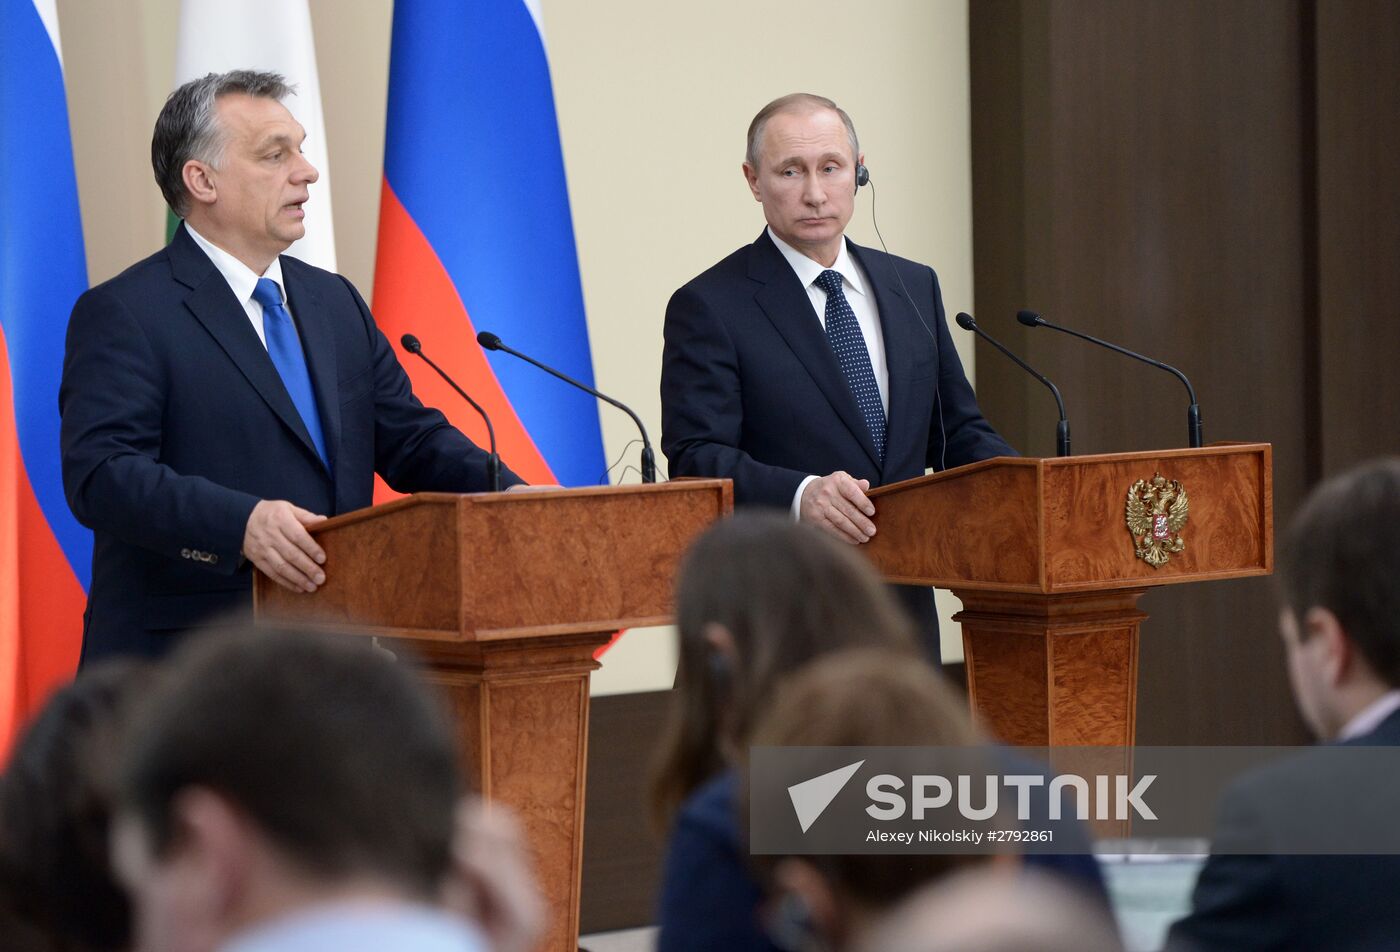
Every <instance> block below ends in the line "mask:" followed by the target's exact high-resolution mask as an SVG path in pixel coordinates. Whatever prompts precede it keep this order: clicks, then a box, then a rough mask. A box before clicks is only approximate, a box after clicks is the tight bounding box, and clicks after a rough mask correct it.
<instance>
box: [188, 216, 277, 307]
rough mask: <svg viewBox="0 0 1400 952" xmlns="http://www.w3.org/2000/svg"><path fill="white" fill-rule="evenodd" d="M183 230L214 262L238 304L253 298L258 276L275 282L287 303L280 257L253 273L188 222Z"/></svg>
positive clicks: (245, 302)
mask: <svg viewBox="0 0 1400 952" xmlns="http://www.w3.org/2000/svg"><path fill="white" fill-rule="evenodd" d="M185 231H187V232H189V233H190V237H191V238H193V239H194V243H195V244H197V245H199V247H200V249H202V250H203V251H204V253H205V254H206V255H208V256H209V260H210V261H212V262H213V263H214V267H215V268H217V269H218V272H219V273H220V274H222V275H223V276H224V280H225V281H227V282H228V286H229V287H230V288H232V289H233V296H234V297H236V298H238V303H239V304H247V303H248V302H249V301H251V300H252V299H253V289H254V288H256V287H257V286H258V279H259V278H271V279H272V280H273V281H274V282H275V283H276V284H277V290H278V291H280V292H281V293H282V303H283V304H284V305H285V304H286V303H287V286H286V285H285V284H284V283H283V282H282V258H281V257H280V256H279V257H276V258H273V259H272V264H270V265H268V266H267V271H265V272H263V273H262V274H260V275H259V274H254V273H253V269H252V268H250V267H248V266H247V265H246V264H244V263H243V262H241V261H239V260H238V259H237V258H235V257H234V256H233V255H231V254H229V253H228V252H227V251H225V250H224V249H222V248H220V247H219V246H218V245H216V244H214V243H213V242H212V241H210V240H209V239H208V238H205V237H204V236H203V235H201V234H200V233H199V232H197V231H195V230H194V229H193V228H191V227H190V223H189V222H185Z"/></svg>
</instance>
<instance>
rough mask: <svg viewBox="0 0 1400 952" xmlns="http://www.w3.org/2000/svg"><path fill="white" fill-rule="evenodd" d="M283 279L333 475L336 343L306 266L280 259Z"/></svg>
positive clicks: (337, 430) (337, 446)
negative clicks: (308, 278) (304, 357)
mask: <svg viewBox="0 0 1400 952" xmlns="http://www.w3.org/2000/svg"><path fill="white" fill-rule="evenodd" d="M282 278H283V280H285V281H286V282H287V300H288V302H289V303H290V304H291V308H292V319H293V320H294V321H296V324H297V330H298V332H299V333H300V334H301V349H302V351H303V352H304V353H305V354H306V364H307V367H308V369H309V370H310V372H311V386H312V388H313V389H314V390H315V391H316V404H317V406H318V407H319V409H320V411H321V435H322V436H324V437H325V440H326V456H327V457H328V459H327V460H326V462H327V463H328V464H330V467H331V472H332V473H334V472H335V458H336V453H337V451H338V450H339V449H340V386H339V380H340V377H339V374H340V370H339V368H338V367H337V365H336V359H335V339H334V337H333V336H332V335H331V323H330V316H329V315H328V314H327V313H326V309H325V306H324V305H323V304H322V303H321V298H320V297H319V296H318V295H317V294H316V292H315V291H313V290H311V286H310V283H309V282H308V281H307V280H306V270H305V266H304V265H303V264H302V263H301V262H300V261H297V260H296V259H295V258H283V259H282Z"/></svg>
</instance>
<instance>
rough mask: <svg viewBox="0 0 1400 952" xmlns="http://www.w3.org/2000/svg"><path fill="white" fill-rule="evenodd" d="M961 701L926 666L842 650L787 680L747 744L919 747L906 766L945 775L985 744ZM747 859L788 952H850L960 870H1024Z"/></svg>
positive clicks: (938, 862)
mask: <svg viewBox="0 0 1400 952" xmlns="http://www.w3.org/2000/svg"><path fill="white" fill-rule="evenodd" d="M960 701H961V698H959V697H958V696H957V695H956V693H955V692H954V691H953V690H952V688H951V686H950V685H949V684H948V682H947V681H946V680H945V679H944V678H943V677H942V676H941V675H940V674H938V673H937V672H935V671H934V670H933V669H932V668H930V667H928V666H927V665H918V664H910V663H908V659H907V658H906V656H905V655H904V654H903V653H898V652H891V651H888V650H883V649H878V648H854V649H848V650H845V651H838V652H835V653H832V654H828V655H826V656H825V657H822V658H818V659H817V660H816V661H813V662H812V663H811V664H809V665H807V666H805V667H803V668H802V669H800V670H798V671H796V672H794V673H793V674H791V675H790V676H789V677H787V678H786V679H784V681H783V682H782V683H781V684H780V685H779V686H778V690H777V692H776V694H775V696H774V698H773V700H772V702H771V703H770V704H768V705H767V707H766V708H765V710H764V713H763V716H762V717H760V718H759V719H758V721H757V722H756V723H755V724H754V730H753V736H752V744H753V746H754V747H799V748H800V747H818V748H820V747H853V748H863V747H917V748H921V750H920V751H919V753H918V754H916V755H913V756H912V757H911V761H910V763H911V765H912V764H915V763H916V764H917V765H918V766H917V769H918V770H921V771H927V772H929V773H944V774H951V773H953V772H955V771H956V770H957V769H958V768H963V769H966V768H967V766H968V764H971V763H976V762H977V761H976V760H975V759H973V758H975V757H976V754H975V753H972V751H975V750H977V749H978V748H980V747H981V745H982V742H983V741H982V736H981V735H980V734H979V733H978V731H977V729H976V728H975V727H974V726H973V724H972V716H971V715H970V714H969V713H968V710H967V706H966V705H965V704H964V703H960ZM914 712H918V713H917V714H915V713H914ZM950 751H959V752H962V751H967V752H968V754H967V756H968V758H969V759H968V760H967V761H960V760H959V761H954V760H953V759H952V758H951V757H949V756H948V753H949V752H950ZM940 757H942V758H943V759H939V758H940ZM955 763H956V764H957V765H958V766H957V767H953V766H952V765H953V764H955ZM945 765H947V766H945ZM745 787H747V784H745ZM744 800H747V795H745V796H743V798H742V800H741V803H740V808H741V809H743V810H744V812H745V814H747V812H748V811H747V809H746V808H745V804H744V802H743V801H744ZM1003 820H1004V817H993V818H992V819H991V820H989V821H986V823H985V827H986V828H987V829H1004V828H1005V826H1004V823H1003V822H1001V821H1003ZM1012 824H1013V825H1014V820H1013V821H1012ZM751 862H752V863H753V865H754V866H755V868H756V870H757V871H758V873H759V878H760V880H761V881H762V882H763V884H764V887H765V891H766V892H767V893H768V895H769V897H770V898H769V910H770V911H769V914H768V923H769V934H770V935H772V936H773V938H774V939H775V940H776V941H777V943H778V945H779V947H780V948H783V949H787V950H793V952H804V950H808V949H826V950H831V952H843V950H847V949H854V948H856V947H857V946H858V945H859V944H861V943H862V942H864V941H865V939H866V938H867V937H868V935H869V934H870V932H871V931H872V930H873V929H876V928H878V927H879V925H880V924H881V923H882V922H883V921H884V919H885V917H886V916H887V915H888V914H889V913H890V912H891V911H892V910H893V909H894V908H895V907H896V906H897V905H898V904H899V903H901V902H902V901H904V900H905V899H907V898H908V897H909V896H911V895H912V894H913V893H915V892H916V891H918V890H920V889H922V888H923V887H925V886H928V885H929V884H931V883H935V882H938V881H940V880H942V879H943V878H945V877H947V876H949V875H951V874H953V873H955V872H957V871H960V870H967V869H973V868H978V867H987V866H991V865H992V864H994V863H999V864H1002V865H1010V866H1012V867H1016V866H1019V864H1020V860H1019V859H1018V858H1017V857H1016V856H1015V855H1014V854H1012V853H1009V852H1008V853H1001V854H997V853H990V852H988V853H942V852H914V851H911V852H909V853H907V854H902V855H893V854H889V853H883V854H882V853H847V854H843V855H834V856H820V855H810V854H809V855H794V856H781V855H758V854H755V855H754V856H753V857H751Z"/></svg>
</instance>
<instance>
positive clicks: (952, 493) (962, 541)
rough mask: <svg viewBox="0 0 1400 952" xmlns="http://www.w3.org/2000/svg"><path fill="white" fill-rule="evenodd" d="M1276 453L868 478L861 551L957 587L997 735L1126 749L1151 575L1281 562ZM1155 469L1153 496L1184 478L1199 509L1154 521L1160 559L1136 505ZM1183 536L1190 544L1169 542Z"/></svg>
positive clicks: (1219, 452)
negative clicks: (1136, 524) (871, 514)
mask: <svg viewBox="0 0 1400 952" xmlns="http://www.w3.org/2000/svg"><path fill="white" fill-rule="evenodd" d="M1271 454H1272V448H1271V447H1270V446H1269V444H1267V443H1235V444H1225V443H1222V444H1216V445H1213V446H1209V447H1205V448H1203V449H1183V450H1162V451H1158V452H1148V453H1118V454H1112V455H1105V456H1070V457H1060V458H1049V459H1015V458H1008V457H1001V458H997V459H991V460H984V461H982V462H979V463H973V464H971V465H969V466H962V467H959V468H957V469H951V470H947V471H945V472H942V473H937V474H935V475H932V476H924V477H920V478H918V479H910V480H906V481H904V482H900V483H893V484H891V485H888V486H882V487H880V488H878V489H875V490H872V491H871V493H870V496H871V498H872V499H874V500H875V501H876V512H877V514H876V518H875V522H876V525H877V528H878V531H877V532H876V534H875V537H874V538H873V539H872V540H871V541H870V542H869V543H867V544H866V545H863V546H861V549H862V550H864V551H865V552H866V553H867V554H868V555H869V556H870V558H871V559H873V560H874V562H875V564H876V565H877V566H878V567H879V568H880V570H881V571H882V572H883V573H884V575H885V576H886V577H887V578H889V579H890V580H891V581H895V582H905V583H909V584H916V585H934V586H937V587H939V588H947V589H951V590H952V591H953V594H955V595H957V596H958V598H960V599H962V603H963V610H962V612H960V613H959V614H958V615H957V616H955V617H956V619H957V620H958V621H960V622H961V623H962V629H963V651H964V654H965V657H966V662H967V688H968V694H969V696H970V698H971V701H972V707H973V711H974V712H975V713H976V714H977V716H978V717H979V718H980V719H981V721H982V722H983V723H984V724H985V725H986V726H987V727H988V728H989V729H990V730H991V731H992V732H993V733H995V734H996V735H997V736H999V737H1000V738H1001V739H1002V740H1004V741H1006V742H1008V743H1012V744H1018V745H1021V746H1032V747H1042V746H1056V747H1058V746H1076V745H1110V746H1123V747H1128V746H1131V745H1132V743H1133V736H1134V730H1135V725H1134V720H1135V716H1136V710H1137V659H1138V629H1139V626H1140V625H1141V623H1142V620H1143V619H1144V618H1146V617H1147V616H1146V615H1145V614H1144V613H1143V612H1142V611H1140V610H1139V609H1138V608H1137V600H1138V598H1139V597H1140V596H1141V595H1142V593H1143V592H1145V591H1146V590H1147V589H1149V588H1152V587H1154V586H1157V585H1176V584H1181V583H1184V582H1201V581H1208V580H1211V579H1224V578H1238V577H1240V576H1246V575H1267V574H1269V573H1270V572H1271V571H1273V560H1274V557H1273V552H1274V546H1273V477H1272V472H1273V470H1272V456H1271ZM1158 474H1160V475H1161V476H1162V477H1163V478H1164V479H1165V480H1166V481H1168V483H1167V485H1166V486H1164V487H1161V491H1160V492H1158V494H1157V497H1156V498H1157V499H1158V500H1159V501H1163V500H1165V497H1166V495H1167V493H1170V494H1171V501H1172V502H1176V501H1178V500H1179V497H1180V495H1181V493H1179V492H1177V491H1176V489H1175V488H1174V487H1172V486H1171V484H1170V483H1171V481H1176V482H1178V483H1179V484H1180V487H1179V488H1180V490H1181V491H1183V492H1184V494H1185V495H1186V497H1187V500H1188V503H1189V513H1188V515H1187V519H1186V523H1185V525H1184V526H1182V527H1181V528H1180V530H1179V533H1177V532H1172V531H1170V524H1171V523H1172V522H1174V521H1175V516H1174V515H1168V514H1167V513H1161V514H1160V515H1163V516H1164V517H1165V518H1164V519H1163V520H1160V521H1156V520H1150V521H1152V522H1153V526H1154V528H1156V529H1157V530H1158V533H1159V534H1161V533H1162V532H1163V531H1165V534H1166V536H1167V540H1166V543H1165V544H1159V545H1158V546H1157V547H1156V548H1157V552H1156V554H1155V558H1157V559H1160V558H1161V557H1162V555H1165V556H1166V560H1165V562H1163V563H1162V564H1160V565H1158V566H1156V567H1154V566H1153V565H1151V564H1149V563H1148V562H1147V561H1144V560H1143V559H1142V558H1140V557H1139V556H1138V555H1137V554H1136V551H1135V550H1136V549H1137V548H1138V546H1137V545H1136V543H1135V539H1134V536H1133V535H1131V534H1130V532H1129V529H1128V524H1127V518H1126V516H1127V501H1128V494H1129V490H1130V487H1133V486H1134V484H1136V483H1137V482H1138V481H1139V480H1143V481H1146V482H1148V483H1150V482H1151V481H1152V480H1153V478H1154V476H1155V475H1158ZM1143 508H1144V509H1147V510H1151V509H1152V508H1154V506H1153V504H1151V503H1149V504H1147V505H1145V506H1144V507H1143ZM1157 508H1163V507H1157ZM1147 515H1148V516H1152V513H1151V512H1150V511H1149V512H1148V513H1147ZM1139 516H1141V511H1140V510H1139ZM1176 535H1179V536H1180V540H1181V542H1182V543H1184V548H1182V549H1181V550H1180V551H1169V549H1170V548H1171V546H1172V542H1171V540H1172V539H1173V538H1174V537H1175V536H1176ZM1149 541H1157V542H1159V543H1161V542H1162V540H1160V539H1157V540H1152V539H1149Z"/></svg>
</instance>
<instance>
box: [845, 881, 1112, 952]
mask: <svg viewBox="0 0 1400 952" xmlns="http://www.w3.org/2000/svg"><path fill="white" fill-rule="evenodd" d="M860 948H861V950H862V952H1121V950H1122V948H1123V945H1122V942H1121V940H1120V939H1119V937H1118V931H1117V929H1116V927H1115V926H1114V924H1113V922H1112V921H1111V920H1110V919H1109V917H1108V915H1107V913H1106V912H1105V910H1104V908H1103V906H1102V905H1101V904H1097V903H1094V902H1091V901H1090V900H1089V899H1087V898H1086V897H1085V896H1083V895H1081V894H1080V893H1078V892H1076V891H1075V890H1073V889H1070V888H1069V887H1067V886H1065V885H1064V884H1063V883H1061V882H1059V881H1057V880H1056V879H1055V878H1054V877H1053V876H1050V875H1048V874H1045V873H1036V872H1035V871H1034V870H1030V869H1027V870H1022V871H1020V872H1019V873H1018V874H1015V875H1011V874H1010V871H1008V870H1005V869H1001V868H988V869H976V870H965V871H962V872H959V873H956V874H954V875H953V876H950V877H949V878H948V879H946V880H944V881H943V882H940V883H936V884H934V885H932V886H929V887H928V888H926V889H924V890H922V891H920V892H919V893H916V894H915V895H914V896H912V897H910V898H909V899H908V900H907V901H905V902H904V903H903V904H902V905H900V906H899V907H898V908H897V909H896V910H894V912H892V913H891V914H890V915H889V916H888V917H887V918H886V919H885V921H884V922H882V923H881V924H880V925H879V926H878V927H876V928H875V929H873V930H872V932H871V934H870V935H869V936H868V937H867V938H866V939H865V941H863V942H862V943H861V946H860Z"/></svg>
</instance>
